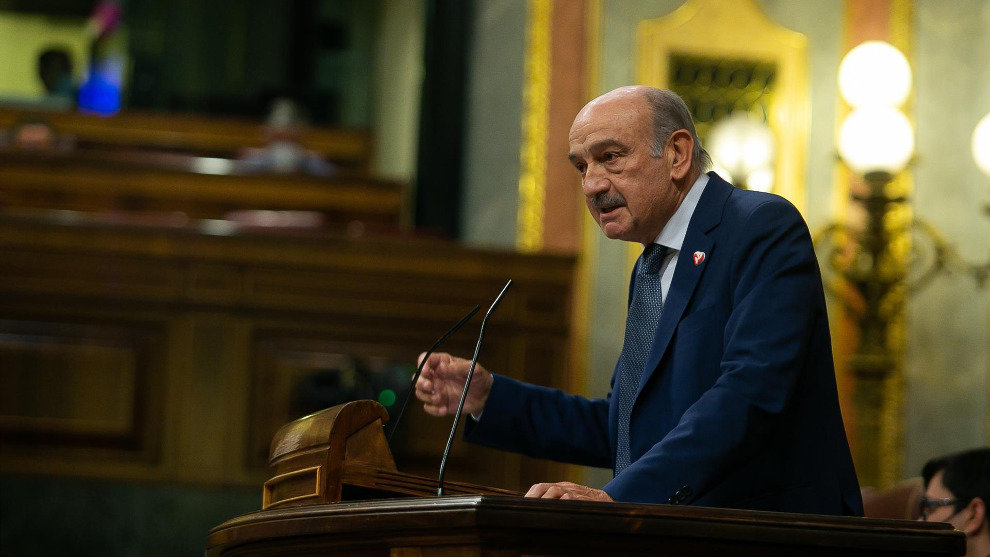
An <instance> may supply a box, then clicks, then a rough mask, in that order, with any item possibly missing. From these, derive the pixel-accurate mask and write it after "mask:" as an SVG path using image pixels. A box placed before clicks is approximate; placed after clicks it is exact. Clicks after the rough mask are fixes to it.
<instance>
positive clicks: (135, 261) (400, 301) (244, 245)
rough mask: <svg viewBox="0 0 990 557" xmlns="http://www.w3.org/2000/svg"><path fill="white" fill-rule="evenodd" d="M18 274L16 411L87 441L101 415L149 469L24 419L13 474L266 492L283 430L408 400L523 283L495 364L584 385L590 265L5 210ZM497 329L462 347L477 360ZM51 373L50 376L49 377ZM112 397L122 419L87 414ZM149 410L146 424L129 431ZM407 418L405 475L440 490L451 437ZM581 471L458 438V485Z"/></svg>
mask: <svg viewBox="0 0 990 557" xmlns="http://www.w3.org/2000/svg"><path fill="white" fill-rule="evenodd" d="M0 260H2V261H3V262H4V264H3V265H0V320H2V321H0V339H5V340H4V341H3V342H6V343H7V344H3V343H2V342H0V358H4V360H3V362H4V363H6V362H12V365H13V367H11V368H10V369H6V367H7V366H6V365H5V366H4V367H5V370H4V372H3V373H4V378H5V379H7V378H10V379H11V380H12V382H10V383H8V382H7V381H5V387H6V385H7V384H10V385H12V387H10V388H9V391H10V392H9V395H8V394H5V395H4V397H5V398H4V399H3V400H4V403H3V404H4V406H3V408H4V410H5V412H6V409H7V408H8V407H9V408H14V409H16V408H18V406H17V404H18V403H17V402H16V401H19V400H22V399H23V397H25V396H30V394H31V393H32V392H38V390H39V389H47V390H49V391H51V392H52V394H53V396H54V395H55V394H56V393H62V394H59V395H58V396H62V397H67V398H64V400H69V401H75V402H73V403H72V404H66V405H61V404H60V403H57V400H58V399H55V398H51V399H46V400H45V401H44V402H39V403H37V404H36V405H35V406H33V407H32V408H33V410H32V411H34V412H36V413H39V415H43V414H42V413H43V412H48V413H54V412H56V410H58V411H62V412H64V413H65V414H64V416H63V418H62V419H63V420H65V421H64V422H63V425H64V424H70V423H71V424H75V425H73V426H72V427H74V428H76V429H77V430H78V429H79V427H80V426H79V425H78V424H79V423H83V422H85V420H87V419H90V418H92V417H94V416H95V417H96V418H98V419H99V420H102V422H101V423H102V425H100V426H99V427H102V428H104V429H105V430H106V431H105V432H104V433H102V435H104V436H107V435H111V436H112V435H124V434H123V433H120V432H121V431H127V432H128V433H127V435H131V433H132V432H134V431H138V432H140V433H139V435H138V440H139V441H138V444H137V445H135V446H133V447H131V448H129V449H126V450H125V452H126V451H131V452H132V453H135V454H131V453H126V454H125V452H121V451H120V450H118V451H117V452H109V453H108V452H107V451H105V450H101V449H100V443H101V442H103V443H104V444H106V443H105V442H104V441H100V440H98V439H96V438H93V437H91V436H90V437H81V438H80V439H83V441H80V442H79V443H77V444H76V445H75V446H74V447H72V448H73V451H75V452H65V451H55V452H51V451H46V450H44V449H45V447H49V446H51V445H52V444H53V443H55V441H56V440H57V436H54V433H53V432H47V433H46V434H45V435H42V436H35V437H33V438H32V437H30V436H28V437H25V435H27V433H28V431H29V429H28V428H27V427H26V426H24V424H23V423H21V424H20V425H18V424H14V423H13V422H10V425H11V428H9V429H6V430H4V431H5V433H4V435H3V440H2V451H0V453H2V456H0V470H2V471H6V472H22V473H34V472H41V473H51V474H68V475H84V476H97V477H113V478H135V479H149V480H175V481H185V482H198V483H208V484H243V485H254V486H260V485H261V483H262V481H263V479H264V477H265V474H266V472H265V461H266V458H267V448H268V444H269V442H270V440H271V435H272V434H273V433H274V431H275V430H276V429H277V428H278V427H279V426H281V425H282V424H284V423H285V422H287V421H289V420H291V419H295V418H298V417H299V416H300V415H301V414H300V413H302V412H307V411H309V410H310V409H311V408H312V407H313V405H320V404H325V406H330V405H332V404H336V402H337V401H336V400H335V399H334V396H337V395H339V394H340V393H341V392H344V391H346V390H347V389H346V387H348V386H351V387H361V389H363V390H361V389H352V390H353V393H352V394H353V395H354V396H361V397H363V396H368V395H369V393H370V394H371V395H372V396H375V395H377V394H378V393H380V392H381V391H382V390H384V388H386V387H388V388H392V390H396V388H395V385H396V384H397V383H398V382H399V381H400V379H403V378H408V376H409V371H410V368H411V364H412V363H413V362H414V360H415V358H416V355H417V354H419V353H420V352H421V351H422V350H425V349H426V348H427V347H428V346H429V345H430V344H431V343H432V341H433V340H434V339H436V338H437V337H438V336H440V335H441V334H442V333H443V332H444V331H445V330H446V329H447V328H448V327H450V326H451V325H452V324H453V323H455V322H456V321H457V320H458V319H459V318H460V317H461V316H463V315H464V314H465V313H467V311H468V310H469V309H470V308H471V307H472V306H474V305H475V304H482V305H487V304H488V303H490V301H491V300H492V299H493V298H494V296H495V295H496V294H497V293H498V292H499V290H500V289H501V287H502V285H503V284H504V282H505V280H507V279H508V278H512V279H514V281H515V284H514V286H513V288H512V290H511V291H510V292H509V294H508V296H507V297H506V299H505V300H504V301H503V303H502V304H501V305H500V307H499V309H498V311H497V313H496V314H495V315H494V316H493V317H492V320H491V322H490V323H489V327H488V332H487V333H486V341H485V345H484V347H483V349H482V354H481V359H482V361H483V362H484V363H485V365H486V366H488V367H489V368H490V369H492V370H493V371H496V372H501V373H506V374H508V375H510V376H513V377H517V378H520V379H523V380H529V381H533V382H536V383H540V384H545V385H562V384H565V383H566V378H567V376H568V370H569V361H568V357H567V355H568V354H569V353H570V352H569V350H568V346H569V342H570V325H569V324H570V322H571V320H570V311H571V310H570V298H571V288H572V287H571V281H572V276H573V270H574V264H575V263H574V260H573V258H571V257H563V256H525V255H518V254H512V253H505V252H495V251H484V250H476V249H470V248H466V247H463V246H459V245H456V244H453V243H448V242H442V241H437V240H430V239H421V238H404V237H392V238H347V237H344V236H337V235H333V234H330V233H315V232H314V233H287V232H283V233H270V232H267V233H266V232H264V231H240V232H232V233H229V234H224V235H217V234H211V233H209V232H208V231H204V229H201V228H200V227H199V224H198V223H196V222H195V221H194V222H193V223H192V224H191V225H190V226H185V227H178V226H175V227H167V228H162V227H148V226H133V225H122V224H119V223H118V224H113V223H105V222H100V221H98V220H96V219H92V218H89V219H87V218H83V217H79V216H78V215H77V218H76V219H75V220H72V221H69V222H66V221H64V220H59V219H57V218H48V217H17V216H13V215H9V214H8V215H0ZM35 323H37V324H43V325H41V331H42V332H43V333H45V334H42V335H40V336H37V341H36V344H35V345H31V349H30V350H28V351H27V352H25V349H23V348H20V347H19V346H20V345H19V344H16V343H17V342H22V341H19V340H16V339H19V338H21V337H24V336H25V335H26V333H25V331H27V330H28V329H29V328H30V327H34V325H31V324H35ZM479 324H480V317H479V318H476V319H475V320H474V321H473V322H472V323H471V324H469V325H468V326H466V327H465V328H464V330H462V331H460V332H459V333H458V334H457V335H455V336H454V337H453V338H451V339H450V342H449V344H448V345H447V346H446V347H445V348H447V349H449V350H451V351H454V352H456V353H459V354H463V355H470V351H471V348H472V347H473V343H474V336H475V335H476V334H477V331H478V325H479ZM30 330H34V329H30ZM46 331H47V332H46ZM28 332H30V331H28ZM56 333H57V334H56ZM18 335H20V336H18ZM7 339H15V340H7ZM11 343H14V344H11ZM25 354H30V356H26V355H25ZM40 369H45V370H48V371H44V372H43V373H42V374H40V375H32V374H34V373H36V372H37V371H38V370H40ZM27 377H30V378H31V379H30V380H29V381H27V382H25V378H27ZM73 378H74V379H73ZM356 378H357V379H360V381H357V380H356ZM334 385H336V387H335V386H334ZM129 393H130V394H129ZM97 401H102V402H101V404H102V403H104V402H105V403H106V409H104V408H103V406H100V408H99V409H93V407H91V406H85V405H84V402H85V403H86V404H96V403H97ZM135 401H136V402H135ZM131 403H133V405H135V406H136V407H138V408H140V409H141V410H142V411H143V412H145V414H144V416H145V417H146V419H145V418H142V419H143V420H144V421H142V422H140V423H139V422H138V421H134V420H132V421H128V419H126V418H125V417H123V416H124V414H122V413H121V412H123V410H121V409H122V408H124V407H125V406H126V405H127V404H131ZM73 404H76V405H77V406H73ZM78 405H82V406H78ZM406 414H407V415H406V417H405V418H404V422H405V423H403V424H402V425H401V426H400V428H399V431H398V434H397V438H396V441H395V443H394V447H393V450H394V453H395V456H396V460H397V463H398V465H399V467H400V469H401V470H403V471H407V472H411V473H418V474H422V475H432V474H434V473H435V469H436V466H437V465H438V464H439V455H440V452H441V451H442V448H443V444H444V441H445V440H446V431H445V430H446V429H447V428H449V426H450V422H449V420H440V419H433V418H429V417H428V416H426V415H425V414H424V413H423V412H422V410H421V409H420V408H418V404H416V403H415V402H413V403H411V404H410V408H409V409H408V410H407V412H406ZM52 415H55V416H56V417H58V416H61V415H59V414H57V413H55V414H52ZM65 416H67V417H65ZM87 423H88V422H87ZM152 426H154V428H157V429H154V428H152ZM32 427H33V426H32ZM65 427H68V426H65ZM87 427H90V426H87ZM92 427H95V426H92ZM92 427H91V428H92ZM148 428H152V429H148ZM97 429H98V428H97ZM79 431H83V430H79ZM79 431H77V433H78V432H79ZM98 441H99V442H98ZM58 442H61V443H63V444H64V441H58ZM138 453H140V454H139V455H138ZM135 455H137V456H135ZM148 455H158V456H157V457H156V458H154V459H151V460H149V459H148ZM142 459H143V460H142ZM565 474H566V473H565V471H564V469H563V467H561V466H559V465H557V464H553V463H546V462H538V461H534V460H529V459H524V458H522V457H518V456H514V455H508V454H505V453H500V452H497V451H493V450H490V449H485V448H482V447H475V446H468V445H465V444H463V443H455V445H454V452H453V454H452V457H451V461H450V464H449V472H448V477H449V478H450V479H452V480H464V481H470V482H472V483H482V484H488V485H493V486H498V487H505V488H508V489H524V488H526V487H528V485H529V484H530V483H533V482H536V481H543V480H548V479H555V480H556V479H562V478H565V477H566V475H565ZM259 489H260V488H259Z"/></svg>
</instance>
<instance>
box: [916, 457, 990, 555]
mask: <svg viewBox="0 0 990 557" xmlns="http://www.w3.org/2000/svg"><path fill="white" fill-rule="evenodd" d="M921 476H922V478H923V479H924V485H925V492H924V495H922V497H921V501H920V504H919V507H920V510H921V517H920V520H925V521H928V522H947V523H949V524H951V525H952V527H953V528H955V529H956V530H959V531H961V532H963V533H965V534H966V555H967V557H990V522H988V520H987V502H988V501H990V447H982V448H979V449H971V450H968V451H964V452H961V453H956V454H952V455H947V456H942V457H938V458H934V459H932V460H929V461H928V463H927V464H925V467H924V468H923V469H922V471H921Z"/></svg>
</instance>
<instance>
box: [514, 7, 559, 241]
mask: <svg viewBox="0 0 990 557" xmlns="http://www.w3.org/2000/svg"><path fill="white" fill-rule="evenodd" d="M552 17H553V0H528V2H527V3H526V59H525V66H524V67H525V84H524V86H523V116H522V142H521V146H520V150H519V166H520V172H519V202H518V203H519V205H518V210H517V213H516V248H517V249H518V250H519V251H522V252H535V251H539V250H540V249H541V248H542V247H543V203H544V197H545V192H546V167H547V164H546V157H547V133H548V121H549V106H550V46H551V44H550V41H551V38H552Z"/></svg>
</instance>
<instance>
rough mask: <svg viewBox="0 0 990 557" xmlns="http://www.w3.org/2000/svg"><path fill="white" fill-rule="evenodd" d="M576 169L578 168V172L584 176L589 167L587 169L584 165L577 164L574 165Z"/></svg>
mask: <svg viewBox="0 0 990 557" xmlns="http://www.w3.org/2000/svg"><path fill="white" fill-rule="evenodd" d="M574 168H576V169H577V171H578V172H580V173H581V174H584V171H585V169H586V168H588V167H586V166H585V165H583V164H575V165H574Z"/></svg>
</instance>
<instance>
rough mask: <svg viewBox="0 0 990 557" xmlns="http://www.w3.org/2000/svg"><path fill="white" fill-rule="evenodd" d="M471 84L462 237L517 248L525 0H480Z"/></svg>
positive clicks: (483, 244) (477, 4)
mask: <svg viewBox="0 0 990 557" xmlns="http://www.w3.org/2000/svg"><path fill="white" fill-rule="evenodd" d="M473 40H474V44H473V45H472V52H471V68H470V70H469V75H470V83H469V86H468V121H467V125H468V132H467V146H466V148H465V155H466V160H465V164H464V190H463V193H462V195H463V197H462V202H461V231H462V232H461V238H462V240H464V241H465V242H467V243H469V244H473V245H481V246H488V247H502V248H506V249H512V248H513V247H514V246H515V241H516V202H517V199H518V196H519V192H518V189H519V144H520V141H521V139H520V138H521V136H522V130H521V122H522V91H523V57H524V55H525V48H526V2H525V0H477V2H476V3H475V30H474V37H473Z"/></svg>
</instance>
